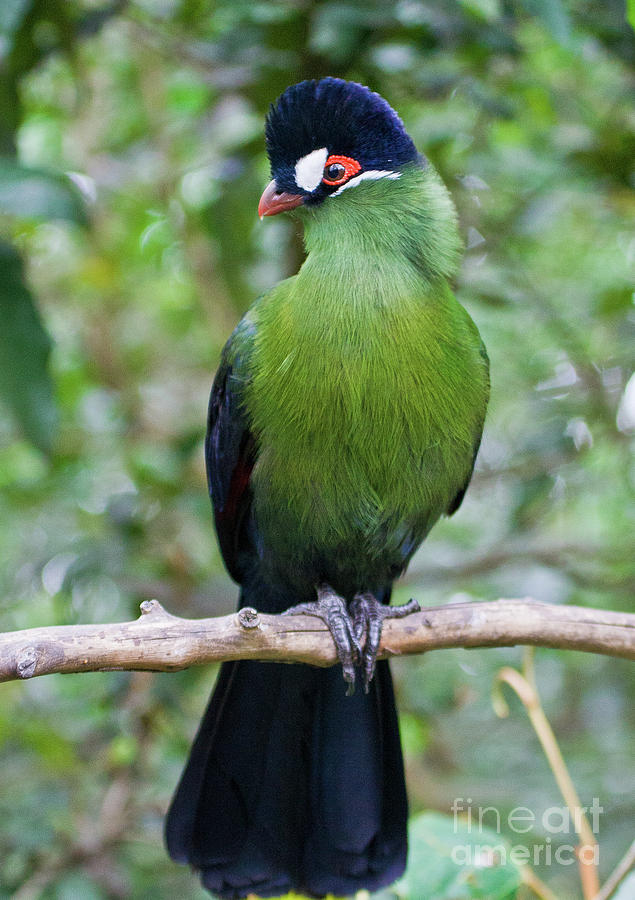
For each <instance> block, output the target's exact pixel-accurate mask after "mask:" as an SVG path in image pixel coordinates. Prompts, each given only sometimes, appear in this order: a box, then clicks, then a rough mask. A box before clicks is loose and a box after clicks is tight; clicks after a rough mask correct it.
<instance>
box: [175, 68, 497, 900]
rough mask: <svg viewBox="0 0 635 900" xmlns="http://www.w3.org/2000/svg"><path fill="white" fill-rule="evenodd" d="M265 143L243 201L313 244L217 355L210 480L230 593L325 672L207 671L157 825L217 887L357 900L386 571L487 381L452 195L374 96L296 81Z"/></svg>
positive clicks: (437, 496) (379, 869)
mask: <svg viewBox="0 0 635 900" xmlns="http://www.w3.org/2000/svg"><path fill="white" fill-rule="evenodd" d="M265 142H266V149H267V154H268V157H269V161H270V164H271V177H272V180H271V182H270V183H269V184H268V186H267V187H266V188H265V190H264V193H263V194H262V197H261V199H260V203H259V207H258V212H259V215H260V217H261V219H263V218H264V217H267V216H273V215H278V214H281V213H288V214H289V215H290V216H292V217H294V218H295V219H296V220H298V221H300V222H301V223H302V226H303V229H304V242H305V249H306V258H305V260H304V262H303V264H302V266H301V267H300V269H299V271H298V272H297V274H296V275H294V276H292V277H290V278H287V279H286V280H284V281H282V282H280V283H279V284H277V285H276V286H275V287H273V288H272V289H271V290H269V291H268V292H267V293H265V294H263V295H262V296H261V297H260V298H259V299H258V300H257V301H256V302H255V303H254V304H253V305H252V307H251V308H250V309H249V310H248V312H247V313H246V314H245V315H244V317H243V318H242V319H241V321H240V322H239V324H238V325H237V326H236V328H235V330H234V332H233V333H232V335H231V336H230V338H229V340H228V342H227V344H226V346H225V348H224V350H223V352H222V357H221V362H220V366H219V369H218V371H217V374H216V377H215V380H214V384H213V387H212V392H211V396H210V403H209V413H208V425H207V436H206V442H205V454H206V464H207V477H208V485H209V491H210V495H211V499H212V505H213V511H214V519H215V525H216V531H217V535H218V540H219V544H220V549H221V553H222V556H223V560H224V562H225V565H226V568H227V570H228V572H229V574H230V575H231V576H232V578H233V579H234V580H235V581H236V582H238V584H239V585H240V598H239V605H240V606H241V607H245V606H251V607H254V608H256V609H258V610H259V611H262V612H266V613H280V614H286V615H295V614H299V613H303V614H309V615H315V616H318V617H320V618H321V619H323V620H324V621H325V622H326V624H327V626H328V628H329V631H330V633H331V635H332V636H333V640H334V642H335V646H336V650H337V655H338V659H339V662H340V663H341V667H340V666H337V667H331V668H322V669H321V668H317V667H311V666H308V665H288V664H284V663H275V662H257V661H251V660H242V661H235V662H225V663H223V664H222V666H221V668H220V673H219V676H218V679H217V682H216V686H215V690H214V692H213V694H212V697H211V700H210V702H209V705H208V707H207V710H206V712H205V713H204V716H203V719H202V722H201V724H200V727H199V730H198V733H197V736H196V738H195V741H194V744H193V747H192V750H191V754H190V757H189V760H188V762H187V765H186V767H185V770H184V772H183V775H182V777H181V780H180V782H179V785H178V787H177V789H176V792H175V795H174V798H173V800H172V803H171V806H170V808H169V811H168V814H167V817H166V826H165V837H166V843H167V849H168V852H169V854H170V856H171V857H172V859H173V860H175V861H177V862H181V863H188V864H189V865H190V866H192V867H193V868H194V869H195V870H197V871H198V873H199V875H200V878H201V882H202V884H203V886H204V887H205V888H207V889H208V890H209V891H210V892H211V893H212V894H214V895H216V896H218V897H221V898H231V900H233V898H244V897H247V896H248V895H256V896H259V897H277V896H280V895H283V894H285V893H287V892H289V891H296V892H299V893H301V894H304V895H305V896H311V897H324V896H326V895H328V894H333V895H337V896H342V895H350V894H353V893H355V892H356V891H358V890H361V889H366V890H369V891H372V890H377V889H379V888H381V887H383V886H385V885H388V884H390V883H392V882H393V881H395V880H396V879H397V878H399V877H400V876H401V875H402V873H403V871H404V868H405V865H406V857H407V818H408V802H407V794H406V787H405V779H404V766H403V759H402V751H401V746H400V739H399V730H398V719H397V712H396V706H395V698H394V691H393V685H392V681H391V675H390V671H389V667H388V662H387V661H386V660H377V655H378V648H379V641H380V637H381V627H382V624H383V621H384V619H386V618H387V617H390V616H401V615H408V614H409V613H410V612H412V611H413V610H414V609H417V608H418V604H416V603H415V602H414V601H411V602H410V603H408V604H405V605H404V606H401V607H400V606H397V607H391V606H390V605H389V604H390V597H391V589H392V585H393V582H394V581H395V579H396V578H397V577H398V576H399V575H400V574H401V573H402V572H403V571H404V570H405V568H406V566H407V565H408V562H409V561H410V559H411V557H412V555H413V554H414V552H415V550H416V549H417V548H418V547H419V545H420V544H421V542H422V541H423V540H424V538H425V537H426V535H427V534H428V532H429V531H430V529H431V528H432V527H433V525H434V524H435V522H437V520H438V519H439V518H440V517H441V516H443V515H452V514H453V513H454V512H456V510H457V509H458V508H459V506H460V505H461V501H462V500H463V496H464V494H465V491H466V489H467V486H468V484H469V482H470V479H471V477H472V472H473V468H474V462H475V457H476V454H477V451H478V448H479V443H480V440H481V435H482V431H483V425H484V420H485V412H486V408H487V402H488V394H489V363H488V357H487V353H486V350H485V347H484V345H483V341H482V340H481V337H480V335H479V332H478V330H477V327H476V325H475V324H474V322H473V321H472V319H471V318H470V316H469V314H468V313H467V311H466V310H465V309H464V307H463V306H462V305H461V304H460V303H459V302H458V301H457V300H456V298H455V296H454V294H453V292H452V289H451V286H450V284H451V280H452V278H453V276H454V275H455V274H456V272H457V269H458V266H459V263H460V258H461V252H462V241H461V238H460V233H459V228H458V222H457V214H456V211H455V208H454V205H453V202H452V200H451V198H450V195H449V192H448V190H447V188H446V187H445V186H444V184H443V182H442V181H441V179H440V177H439V175H438V174H437V172H436V170H435V168H434V167H433V165H432V164H431V162H430V161H429V160H428V159H427V158H426V157H425V156H424V155H423V154H422V153H420V152H419V151H418V150H417V149H416V147H415V144H414V142H413V140H412V138H411V137H410V136H409V134H408V132H407V131H406V129H405V127H404V125H403V122H402V121H401V119H400V118H399V116H398V115H397V113H396V112H395V111H394V110H393V108H392V107H391V106H390V105H389V104H388V102H387V101H386V100H385V99H383V97H381V96H380V95H379V94H377V93H375V92H373V91H372V90H371V89H369V88H368V87H366V86H364V85H361V84H358V83H356V82H350V81H345V80H342V79H339V78H334V77H327V78H322V79H319V80H307V81H302V82H300V83H299V84H295V85H292V86H291V87H289V88H287V90H285V91H284V92H283V93H282V94H281V95H280V97H279V98H278V99H277V101H276V102H275V103H273V104H272V105H271V107H270V109H269V113H268V115H267V118H266V124H265ZM342 673H343V676H344V681H342ZM357 680H359V683H361V689H359V690H355V689H354V688H355V684H356V681H357ZM345 688H346V690H345Z"/></svg>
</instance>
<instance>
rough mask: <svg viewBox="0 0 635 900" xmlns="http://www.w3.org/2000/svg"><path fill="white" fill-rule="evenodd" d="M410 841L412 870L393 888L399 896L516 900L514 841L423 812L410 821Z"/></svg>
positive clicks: (439, 899)
mask: <svg viewBox="0 0 635 900" xmlns="http://www.w3.org/2000/svg"><path fill="white" fill-rule="evenodd" d="M409 844H410V851H409V861H408V868H407V870H406V874H405V875H404V877H403V878H402V879H401V881H399V882H398V883H397V885H396V888H395V890H396V893H397V895H398V896H399V897H404V898H408V900H415V898H420V897H425V898H426V900H476V898H479V900H512V898H514V897H515V896H516V892H517V891H518V888H519V887H520V884H521V880H522V879H521V870H520V868H519V866H518V865H516V863H514V862H513V860H512V859H510V850H511V848H510V845H509V844H508V843H507V842H506V841H504V840H503V839H502V838H501V836H500V835H499V834H496V833H495V832H494V831H491V830H490V829H487V828H478V827H472V828H471V829H470V828H468V826H467V824H466V823H464V822H463V821H460V820H459V821H456V822H455V821H454V820H453V819H452V818H450V816H442V815H440V814H439V813H424V814H423V815H421V816H417V817H416V818H414V819H413V820H412V821H411V823H410V828H409Z"/></svg>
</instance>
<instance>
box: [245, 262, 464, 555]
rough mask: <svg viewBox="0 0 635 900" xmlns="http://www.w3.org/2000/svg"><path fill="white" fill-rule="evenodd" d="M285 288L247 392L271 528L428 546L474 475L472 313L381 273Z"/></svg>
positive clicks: (261, 503)
mask: <svg viewBox="0 0 635 900" xmlns="http://www.w3.org/2000/svg"><path fill="white" fill-rule="evenodd" d="M366 274H367V275H368V273H366ZM283 287H284V290H281V291H280V293H279V294H278V295H277V296H276V297H275V300H274V302H272V303H271V304H270V305H269V307H264V308H263V307H261V310H260V312H259V317H258V328H257V333H258V337H257V340H256V347H255V355H254V363H255V364H254V375H253V379H252V382H251V384H250V387H249V390H248V393H247V406H248V408H249V412H250V414H251V417H252V421H253V425H254V430H255V432H256V435H257V440H258V444H259V459H258V463H257V465H256V468H255V471H254V475H253V484H254V493H255V506H256V514H257V516H258V518H259V520H260V523H261V526H262V528H263V529H264V531H265V532H267V531H268V532H269V533H270V535H272V536H275V535H278V536H280V535H282V534H284V533H285V532H286V533H287V535H288V530H289V529H293V530H297V529H300V530H301V531H302V533H303V534H304V535H306V536H307V539H308V540H309V541H311V542H313V543H314V544H315V543H318V544H320V543H321V544H324V545H326V544H328V543H329V542H331V543H333V544H338V545H340V546H341V545H344V546H345V545H346V544H347V543H351V542H354V541H360V540H361V541H362V542H363V541H367V542H370V543H371V544H373V543H377V544H379V543H381V544H382V545H385V544H386V542H387V541H388V542H390V540H391V539H392V540H393V542H394V543H399V541H404V540H409V538H408V537H407V535H408V533H409V532H410V531H411V530H412V529H413V528H414V529H415V531H416V532H417V533H418V534H419V537H418V540H421V538H422V537H423V535H424V534H425V532H426V531H427V529H428V528H429V527H430V526H431V525H432V524H433V522H434V521H436V519H437V518H438V516H439V515H440V514H441V512H443V511H444V509H445V508H447V505H448V503H449V502H450V501H451V499H452V496H453V492H454V493H455V492H456V490H458V489H459V488H460V487H461V484H462V479H464V478H465V477H466V475H467V473H468V472H469V466H470V463H471V455H472V447H473V435H474V432H475V431H476V428H477V425H476V422H475V416H476V415H477V414H476V413H475V411H474V407H475V406H476V407H477V408H478V406H479V404H478V403H476V404H475V403H474V397H472V396H471V393H472V392H473V389H474V381H475V379H474V372H473V371H472V370H473V369H475V367H476V366H477V363H476V360H475V356H476V353H475V347H474V346H472V345H473V343H474V342H473V337H471V336H470V334H469V333H468V331H469V330H466V327H465V322H464V319H465V318H466V316H465V313H464V312H463V310H462V309H461V307H459V306H458V304H456V302H455V301H453V302H454V305H452V304H450V307H449V308H446V307H447V302H446V300H443V299H442V298H438V300H437V301H435V302H430V301H429V298H426V297H422V296H421V294H419V295H417V293H416V292H414V291H412V290H411V289H410V286H409V285H405V284H399V282H398V279H395V278H394V277H393V278H391V279H388V278H385V279H383V280H382V278H381V277H379V276H378V275H377V274H376V277H375V278H373V277H370V278H369V277H364V278H361V277H360V279H359V281H357V282H353V283H350V282H349V283H348V284H345V283H342V279H340V280H339V281H337V283H335V284H331V285H330V286H329V289H328V290H327V289H326V286H325V285H324V284H315V283H309V284H308V285H307V284H304V285H303V284H301V283H300V284H298V280H294V281H291V282H287V283H286V285H285V286H283ZM450 296H451V295H450ZM468 321H469V320H468ZM391 536H392V538H391Z"/></svg>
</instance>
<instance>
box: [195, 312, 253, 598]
mask: <svg viewBox="0 0 635 900" xmlns="http://www.w3.org/2000/svg"><path fill="white" fill-rule="evenodd" d="M254 335H255V325H254V323H253V321H252V320H251V319H250V318H249V316H245V318H243V319H242V320H241V321H240V322H239V324H238V325H237V327H236V329H235V330H234V332H233V334H232V335H231V337H230V338H229V340H228V341H227V344H226V345H225V348H224V350H223V354H222V357H221V363H220V366H219V368H218V372H217V373H216V378H215V379H214V384H213V386H212V392H211V394H210V398H209V411H208V417H207V435H206V438H205V464H206V467H207V484H208V487H209V493H210V497H211V498H212V506H213V508H214V519H215V522H216V531H217V533H218V542H219V544H220V549H221V553H222V555H223V559H224V561H225V565H226V566H227V570H228V572H229V574H230V575H231V576H232V578H233V579H234V580H235V581H238V582H239V583H240V582H241V580H242V573H243V567H244V563H245V561H246V559H247V558H248V557H249V556H250V555H251V553H252V552H253V545H252V540H251V539H250V536H249V528H248V526H249V510H250V507H251V501H252V491H251V486H250V479H251V472H252V469H253V467H254V463H255V461H256V448H255V441H254V438H253V435H252V433H251V430H250V427H249V422H248V417H247V413H246V411H245V408H244V393H245V387H246V385H247V382H248V380H249V360H250V357H251V351H252V347H253V339H254Z"/></svg>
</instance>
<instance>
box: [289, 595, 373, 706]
mask: <svg viewBox="0 0 635 900" xmlns="http://www.w3.org/2000/svg"><path fill="white" fill-rule="evenodd" d="M317 595H318V598H317V600H316V601H314V602H312V603H298V604H297V605H296V606H292V607H291V608H290V609H286V610H285V611H284V612H283V613H282V615H283V616H296V615H302V614H304V615H309V616H316V617H317V618H318V619H322V621H323V622H325V623H326V625H327V627H328V629H329V631H330V632H331V637H332V638H333V642H334V644H335V649H336V650H337V656H338V659H339V661H340V663H341V665H342V673H343V675H344V681H346V682H347V684H348V688H347V690H346V693H347V695H348V696H350V695H351V694H353V693H354V692H355V666H356V665H358V664H359V661H360V658H361V656H362V648H361V645H360V642H359V638H358V637H357V635H356V633H355V629H354V627H353V622H352V620H351V617H350V616H349V614H348V610H347V608H346V602H345V600H344V599H343V598H342V597H340V596H339V594H336V593H335V591H334V590H333V589H332V588H330V587H329V586H328V585H320V587H318V589H317Z"/></svg>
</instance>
